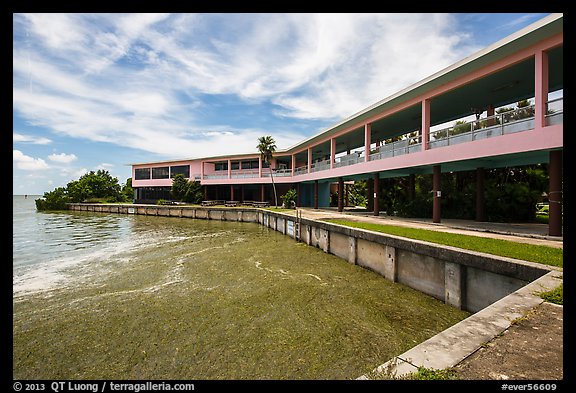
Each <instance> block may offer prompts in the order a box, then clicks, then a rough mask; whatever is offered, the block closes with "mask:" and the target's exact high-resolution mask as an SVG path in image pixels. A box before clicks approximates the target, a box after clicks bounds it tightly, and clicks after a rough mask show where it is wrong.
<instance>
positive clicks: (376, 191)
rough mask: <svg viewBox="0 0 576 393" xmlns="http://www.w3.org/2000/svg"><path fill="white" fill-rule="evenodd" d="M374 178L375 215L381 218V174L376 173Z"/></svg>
mask: <svg viewBox="0 0 576 393" xmlns="http://www.w3.org/2000/svg"><path fill="white" fill-rule="evenodd" d="M372 178H373V181H374V215H375V216H379V215H380V206H379V204H378V198H379V197H380V184H379V180H380V174H379V173H378V172H376V173H374V175H373V176H372Z"/></svg>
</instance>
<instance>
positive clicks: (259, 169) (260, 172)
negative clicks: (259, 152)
mask: <svg viewBox="0 0 576 393" xmlns="http://www.w3.org/2000/svg"><path fill="white" fill-rule="evenodd" d="M258 177H262V157H261V156H260V157H258Z"/></svg>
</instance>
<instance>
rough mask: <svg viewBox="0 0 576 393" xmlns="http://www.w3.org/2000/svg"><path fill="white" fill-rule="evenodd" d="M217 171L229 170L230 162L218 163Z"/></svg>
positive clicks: (215, 168)
mask: <svg viewBox="0 0 576 393" xmlns="http://www.w3.org/2000/svg"><path fill="white" fill-rule="evenodd" d="M214 170H215V171H227V170H228V162H227V161H226V162H217V163H216V164H214Z"/></svg>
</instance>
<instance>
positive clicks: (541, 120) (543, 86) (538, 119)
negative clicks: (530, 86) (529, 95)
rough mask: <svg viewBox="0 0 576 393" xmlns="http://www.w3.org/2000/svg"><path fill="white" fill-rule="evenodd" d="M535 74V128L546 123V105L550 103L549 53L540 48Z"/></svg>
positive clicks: (537, 53) (536, 58)
mask: <svg viewBox="0 0 576 393" xmlns="http://www.w3.org/2000/svg"><path fill="white" fill-rule="evenodd" d="M534 60H535V67H534V68H535V75H534V87H535V92H534V93H535V94H534V128H535V129H536V130H537V129H539V128H542V127H544V126H545V125H546V118H545V116H546V107H547V105H548V53H546V52H544V51H542V50H540V51H537V52H536V56H535V59H534Z"/></svg>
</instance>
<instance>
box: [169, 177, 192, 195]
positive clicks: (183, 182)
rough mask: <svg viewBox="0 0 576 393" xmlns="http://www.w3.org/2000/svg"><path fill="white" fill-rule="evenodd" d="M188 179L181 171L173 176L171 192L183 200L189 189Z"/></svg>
mask: <svg viewBox="0 0 576 393" xmlns="http://www.w3.org/2000/svg"><path fill="white" fill-rule="evenodd" d="M188 187H189V185H188V179H186V178H185V177H184V175H183V174H181V173H179V174H177V175H175V176H174V177H173V178H172V188H171V189H170V194H171V195H172V196H173V197H174V198H175V199H177V200H179V201H183V200H184V197H185V196H186V192H187V191H188Z"/></svg>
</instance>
